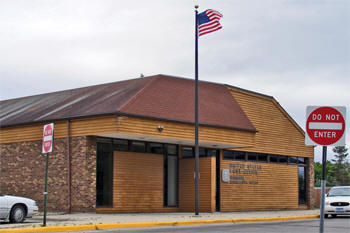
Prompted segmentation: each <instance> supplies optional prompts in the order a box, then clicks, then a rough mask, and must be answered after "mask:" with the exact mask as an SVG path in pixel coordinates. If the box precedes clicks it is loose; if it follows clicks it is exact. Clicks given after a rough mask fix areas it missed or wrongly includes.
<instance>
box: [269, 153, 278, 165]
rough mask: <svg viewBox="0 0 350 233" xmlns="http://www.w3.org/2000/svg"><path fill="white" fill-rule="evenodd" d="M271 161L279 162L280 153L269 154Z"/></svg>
mask: <svg viewBox="0 0 350 233" xmlns="http://www.w3.org/2000/svg"><path fill="white" fill-rule="evenodd" d="M269 162H270V163H278V155H269Z"/></svg>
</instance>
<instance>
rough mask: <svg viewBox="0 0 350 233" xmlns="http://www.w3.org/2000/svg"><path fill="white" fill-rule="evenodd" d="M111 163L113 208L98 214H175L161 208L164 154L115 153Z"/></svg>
mask: <svg viewBox="0 0 350 233" xmlns="http://www.w3.org/2000/svg"><path fill="white" fill-rule="evenodd" d="M113 163H114V173H113V208H111V209H109V210H108V209H107V208H105V209H102V208H101V209H100V211H101V212H108V211H109V212H170V211H175V212H176V211H178V208H169V207H164V201H163V200H164V196H163V195H164V192H163V179H164V175H163V155H160V154H143V153H132V152H121V151H115V152H114V162H113ZM103 210H104V211H103Z"/></svg>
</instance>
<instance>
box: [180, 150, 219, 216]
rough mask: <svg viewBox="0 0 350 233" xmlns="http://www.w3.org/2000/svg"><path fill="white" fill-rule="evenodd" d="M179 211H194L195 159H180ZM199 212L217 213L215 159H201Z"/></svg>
mask: <svg viewBox="0 0 350 233" xmlns="http://www.w3.org/2000/svg"><path fill="white" fill-rule="evenodd" d="M179 167H180V170H179V187H180V190H179V209H180V211H194V206H195V205H194V204H195V203H194V200H195V199H194V196H195V195H194V159H193V158H186V159H180V166H179ZM199 173H200V175H199V211H200V212H214V211H215V158H214V157H210V158H209V157H208V158H200V159H199Z"/></svg>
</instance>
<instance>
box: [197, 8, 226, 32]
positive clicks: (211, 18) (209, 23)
mask: <svg viewBox="0 0 350 233" xmlns="http://www.w3.org/2000/svg"><path fill="white" fill-rule="evenodd" d="M199 17H200V18H199V23H198V26H199V27H198V36H202V35H205V34H208V33H210V32H215V31H217V30H220V29H221V28H222V26H221V24H220V22H219V20H220V18H221V17H223V15H222V14H221V13H220V12H218V11H216V10H212V9H208V10H206V11H204V12H202V13H200V14H199Z"/></svg>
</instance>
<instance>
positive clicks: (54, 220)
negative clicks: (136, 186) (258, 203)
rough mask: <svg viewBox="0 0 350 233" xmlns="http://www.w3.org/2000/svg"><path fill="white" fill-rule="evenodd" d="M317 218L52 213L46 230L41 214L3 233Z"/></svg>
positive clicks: (312, 214)
mask: <svg viewBox="0 0 350 233" xmlns="http://www.w3.org/2000/svg"><path fill="white" fill-rule="evenodd" d="M318 214H319V210H291V211H253V212H216V213H200V214H199V215H198V216H196V215H194V213H136V214H132V213H129V214H124V213H116V214H96V213H72V214H62V213H49V214H48V215H47V219H46V226H47V227H41V225H42V223H43V216H42V214H39V215H37V216H34V217H33V218H29V219H26V220H25V222H24V223H21V224H10V223H4V222H0V233H3V232H49V231H51V232H52V231H77V230H88V229H89V230H93V229H106V228H120V227H144V226H161V225H184V224H210V223H223V222H226V223H228V222H232V223H237V222H255V221H288V220H297V219H310V218H317V217H318ZM70 226H71V227H70ZM72 226H74V227H72ZM39 230H40V231H39Z"/></svg>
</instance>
